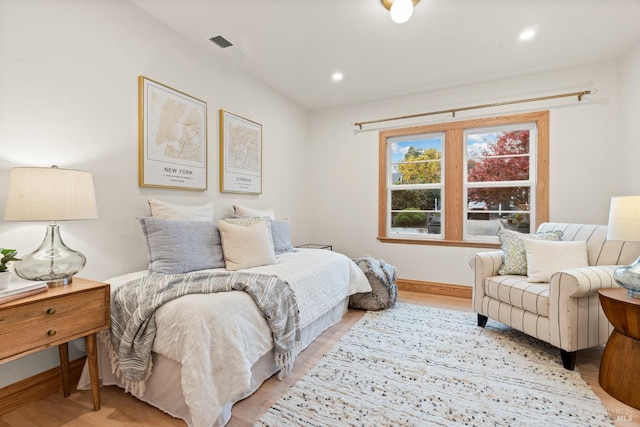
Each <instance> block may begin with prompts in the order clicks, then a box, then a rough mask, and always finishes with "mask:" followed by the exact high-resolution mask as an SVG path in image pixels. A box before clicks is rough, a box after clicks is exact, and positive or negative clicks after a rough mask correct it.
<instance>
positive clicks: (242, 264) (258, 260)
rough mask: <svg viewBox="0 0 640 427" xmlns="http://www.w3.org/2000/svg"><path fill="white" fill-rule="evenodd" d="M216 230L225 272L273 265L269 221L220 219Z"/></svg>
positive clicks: (274, 258) (263, 219) (273, 258)
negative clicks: (218, 231) (218, 232)
mask: <svg viewBox="0 0 640 427" xmlns="http://www.w3.org/2000/svg"><path fill="white" fill-rule="evenodd" d="M241 220H251V221H244V223H243V221H241ZM218 228H219V229H220V238H221V240H222V251H223V254H224V261H225V263H226V268H227V270H240V269H243V268H250V267H257V266H260V265H269V264H275V262H276V254H275V252H274V249H273V241H272V238H271V227H270V223H269V219H267V218H235V219H234V218H230V219H221V220H220V221H218Z"/></svg>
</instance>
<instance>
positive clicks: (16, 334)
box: [0, 277, 111, 411]
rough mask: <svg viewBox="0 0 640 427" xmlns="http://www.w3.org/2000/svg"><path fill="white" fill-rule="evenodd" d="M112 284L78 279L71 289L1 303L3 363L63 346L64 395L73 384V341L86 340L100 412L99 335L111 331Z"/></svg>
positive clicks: (0, 350)
mask: <svg viewBox="0 0 640 427" xmlns="http://www.w3.org/2000/svg"><path fill="white" fill-rule="evenodd" d="M110 301H111V294H110V288H109V285H108V284H106V283H100V282H94V281H91V280H86V279H80V278H77V277H74V278H73V283H72V284H70V285H67V286H59V287H55V288H49V289H47V291H46V292H42V293H39V294H35V295H31V296H28V297H25V298H21V299H17V300H15V301H10V302H7V303H4V304H0V341H1V342H3V343H11V345H2V346H1V347H0V364H2V363H5V362H9V361H11V360H15V359H18V358H20V357H22V356H26V355H28V354H31V353H36V352H38V351H41V350H44V349H46V348H49V347H52V346H54V345H57V346H58V352H59V355H60V371H61V375H62V390H63V392H64V396H65V397H69V395H70V394H71V392H70V390H71V387H70V384H69V344H68V343H69V341H71V340H74V339H76V338H81V337H85V339H86V343H87V360H88V361H89V372H90V376H91V394H92V396H93V409H94V410H96V411H97V410H99V409H100V384H99V379H98V354H97V351H96V332H98V331H100V330H103V329H107V328H108V327H109V323H110V319H111V314H110V306H111V303H110Z"/></svg>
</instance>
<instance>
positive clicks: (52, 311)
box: [47, 308, 56, 314]
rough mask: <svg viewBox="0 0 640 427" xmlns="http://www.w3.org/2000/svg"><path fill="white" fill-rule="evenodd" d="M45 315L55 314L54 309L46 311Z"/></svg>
mask: <svg viewBox="0 0 640 427" xmlns="http://www.w3.org/2000/svg"><path fill="white" fill-rule="evenodd" d="M47 314H56V309H55V308H50V309H48V310H47Z"/></svg>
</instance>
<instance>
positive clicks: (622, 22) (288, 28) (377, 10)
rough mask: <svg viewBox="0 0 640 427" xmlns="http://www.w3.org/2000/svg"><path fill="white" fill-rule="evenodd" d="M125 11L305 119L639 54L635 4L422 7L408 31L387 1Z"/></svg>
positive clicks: (212, 0)
mask: <svg viewBox="0 0 640 427" xmlns="http://www.w3.org/2000/svg"><path fill="white" fill-rule="evenodd" d="M130 1H131V2H132V3H134V4H136V5H138V6H139V7H140V8H142V9H144V10H146V11H147V12H148V13H149V14H151V15H153V16H154V17H156V18H157V19H159V20H160V21H163V22H165V23H166V24H167V25H168V26H170V27H172V28H174V29H175V30H176V31H178V32H179V33H182V34H183V35H184V36H185V37H187V38H188V39H191V40H193V41H194V42H196V43H198V44H200V45H202V46H204V47H205V48H206V49H207V51H208V52H210V54H211V55H212V56H218V57H220V58H221V60H224V61H229V62H233V63H235V64H237V65H238V66H240V67H241V68H243V69H244V70H246V71H247V72H249V73H251V74H252V75H253V76H255V77H256V78H257V79H259V80H261V81H263V82H264V83H266V84H267V85H269V86H270V87H272V88H273V89H275V90H276V91H278V92H279V93H281V94H283V95H285V96H286V97H288V98H290V99H291V100H293V101H294V102H296V103H297V104H299V105H301V106H303V107H304V108H306V109H308V110H319V109H323V108H330V107H335V106H339V105H347V104H355V103H361V102H367V101H373V100H379V99H385V98H390V97H395V96H401V95H407V94H413V93H417V92H425V91H430V90H435V89H444V88H450V87H455V86H460V85H464V84H470V83H477V82H483V81H490V80H496V79H502V78H505V77H510V76H517V75H523V74H530V73H534V72H540V71H546V70H551V69H557V68H564V67H572V66H577V65H582V64H590V63H596V62H600V61H606V60H612V59H617V58H619V57H620V56H621V55H623V54H624V53H626V52H627V51H628V50H629V49H631V48H632V47H633V46H635V45H636V44H637V43H639V42H640V0H421V1H420V3H419V4H418V5H417V6H416V7H415V10H414V14H413V17H412V18H411V20H409V22H407V23H405V24H396V23H394V22H393V21H391V19H390V17H389V13H388V12H387V10H386V9H384V8H383V6H382V5H381V2H380V0H130ZM528 28H534V29H535V30H536V36H535V37H534V38H533V39H531V40H529V41H527V42H520V41H519V39H518V36H519V33H520V32H521V31H523V30H525V29H528ZM217 35H222V36H223V37H225V38H226V39H227V40H229V41H230V42H231V43H233V44H234V46H233V47H231V48H227V49H224V50H223V49H220V48H219V47H218V46H216V45H214V44H213V43H212V42H210V41H209V38H211V37H213V36H217ZM335 71H340V72H342V74H343V75H344V79H343V80H342V81H340V82H334V81H332V79H331V75H332V74H333V73H334V72H335Z"/></svg>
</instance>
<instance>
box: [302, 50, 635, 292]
mask: <svg viewBox="0 0 640 427" xmlns="http://www.w3.org/2000/svg"><path fill="white" fill-rule="evenodd" d="M636 75H637V73H636ZM635 81H636V84H638V83H637V82H638V78H637V77H636V80H635ZM591 88H597V90H598V93H597V95H596V96H593V97H589V98H590V100H586V99H585V100H584V101H582V102H581V103H578V102H577V101H576V100H575V98H573V99H566V100H556V101H548V102H544V103H543V102H539V103H535V104H528V105H527V104H520V105H515V106H511V107H502V108H500V109H497V108H494V109H487V110H486V111H478V110H476V111H472V112H469V113H467V114H464V113H458V114H457V118H456V119H457V120H462V119H467V118H470V117H478V116H481V115H485V116H486V115H494V114H499V113H505V112H510V113H514V112H519V111H523V109H530V110H542V109H549V110H550V159H551V160H550V191H549V194H550V220H551V221H556V222H583V223H596V224H606V222H607V217H608V207H609V200H610V197H611V194H612V193H613V191H614V190H615V184H616V170H617V164H618V158H617V153H616V145H617V97H618V91H617V66H616V63H615V62H607V63H602V64H596V65H592V66H588V67H580V68H572V69H563V70H558V71H555V72H549V73H544V74H536V75H529V76H523V77H519V78H513V79H508V80H501V81H497V82H490V83H485V84H477V85H473V86H466V87H459V88H454V89H449V90H441V91H438V92H430V93H424V94H419V95H413V96H406V97H401V98H395V99H389V100H385V101H380V102H372V103H366V104H360V105H353V106H348V107H343V108H335V109H330V110H324V111H318V112H313V113H312V114H311V128H310V129H311V133H310V134H311V141H312V147H311V158H312V159H313V165H312V174H311V179H312V181H311V189H312V191H311V192H310V193H311V194H313V197H314V209H313V210H312V212H311V214H310V215H311V217H310V220H311V222H310V224H311V226H310V228H309V236H310V238H311V240H312V241H315V242H318V243H331V244H333V245H334V249H336V250H338V251H340V252H344V253H346V254H348V255H350V256H351V257H357V256H363V255H372V256H375V257H379V258H383V259H385V260H386V261H387V262H388V263H390V264H392V265H395V266H396V267H398V276H399V277H400V278H403V279H412V280H420V281H428V282H437V283H448V284H459V285H471V281H472V278H471V270H470V268H469V266H468V264H467V259H468V256H469V255H470V254H471V253H473V252H475V251H477V249H473V248H460V247H443V246H429V245H413V244H393V243H381V242H379V241H378V240H377V239H376V236H377V229H378V132H377V131H366V132H361V133H359V134H357V135H354V134H353V127H352V126H351V123H353V122H357V121H364V120H371V119H381V118H385V117H397V116H402V115H409V114H415V113H422V112H428V111H433V110H442V109H447V108H452V107H464V106H468V105H477V104H485V103H492V102H500V101H508V100H513V99H520V98H531V97H536V96H542V95H549V94H556V93H566V92H575V91H580V90H584V89H591ZM445 120H452V119H451V118H447V117H444V116H440V117H436V118H433V117H432V118H429V119H428V120H423V121H420V120H416V119H414V120H413V121H410V120H405V121H403V122H392V123H390V124H384V126H387V127H400V126H401V125H402V124H418V123H434V122H442V121H445ZM367 128H368V129H371V128H374V129H375V127H374V126H371V125H370V126H365V129H367Z"/></svg>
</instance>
